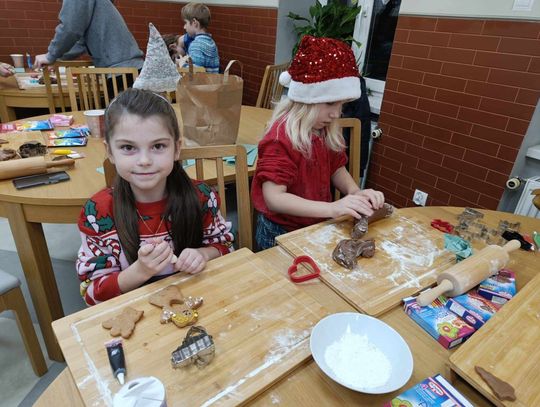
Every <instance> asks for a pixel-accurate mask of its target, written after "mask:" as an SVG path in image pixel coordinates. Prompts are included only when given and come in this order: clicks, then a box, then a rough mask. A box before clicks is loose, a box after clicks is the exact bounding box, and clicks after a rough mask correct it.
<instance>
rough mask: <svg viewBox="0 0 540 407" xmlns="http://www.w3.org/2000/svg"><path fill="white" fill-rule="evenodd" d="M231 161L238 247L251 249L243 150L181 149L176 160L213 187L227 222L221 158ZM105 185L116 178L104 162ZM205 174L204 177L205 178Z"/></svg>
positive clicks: (241, 148)
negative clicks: (188, 165)
mask: <svg viewBox="0 0 540 407" xmlns="http://www.w3.org/2000/svg"><path fill="white" fill-rule="evenodd" d="M231 156H232V157H235V164H234V166H235V184H236V209H237V214H238V242H239V247H240V248H242V247H247V248H248V249H250V250H251V249H252V247H253V246H252V243H253V242H252V228H251V216H252V215H251V199H250V195H249V182H248V166H247V155H246V149H245V148H244V146H241V145H225V146H203V147H189V148H187V147H186V148H183V149H182V150H181V152H180V160H182V161H183V160H195V174H196V176H195V178H196V179H198V180H204V181H205V182H206V183H208V184H210V185H213V186H216V187H217V191H218V193H219V196H220V198H221V207H220V210H221V214H222V215H223V217H225V219H226V218H227V204H226V202H225V176H224V171H223V165H224V164H223V158H224V157H231ZM103 168H104V170H105V182H106V184H107V186H111V185H112V184H113V181H114V177H115V176H116V169H115V167H114V165H113V164H112V163H111V162H110V161H109V160H108V159H106V160H105V161H104V163H103ZM205 172H206V174H205Z"/></svg>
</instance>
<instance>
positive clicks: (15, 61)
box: [10, 54, 24, 69]
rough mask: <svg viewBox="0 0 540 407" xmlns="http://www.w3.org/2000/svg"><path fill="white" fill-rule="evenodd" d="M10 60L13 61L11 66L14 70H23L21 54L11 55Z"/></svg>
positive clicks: (22, 56)
mask: <svg viewBox="0 0 540 407" xmlns="http://www.w3.org/2000/svg"><path fill="white" fill-rule="evenodd" d="M10 57H11V59H13V66H14V67H15V68H23V69H24V55H23V54H11V55H10Z"/></svg>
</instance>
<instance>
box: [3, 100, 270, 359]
mask: <svg viewBox="0 0 540 407" xmlns="http://www.w3.org/2000/svg"><path fill="white" fill-rule="evenodd" d="M73 115H74V119H75V122H76V123H84V122H83V116H82V113H81V112H74V113H73ZM270 115H271V111H270V110H267V109H261V108H256V107H251V106H242V113H241V116H240V129H239V131H238V142H239V143H248V144H257V142H258V138H259V137H261V135H262V133H263V130H264V126H265V125H266V123H267V121H268V119H269V118H270ZM48 117H49V115H45V116H38V117H35V118H31V119H36V120H38V119H43V118H48ZM3 138H6V139H9V135H5V134H4V135H3ZM7 146H9V145H7ZM73 149H74V150H77V151H81V152H84V153H85V155H86V158H84V159H80V160H77V161H76V164H75V167H74V168H73V169H71V170H68V173H69V175H70V177H71V181H69V182H63V183H59V184H56V185H48V186H46V187H40V188H29V189H24V190H16V189H15V187H14V186H13V183H12V182H11V181H10V180H5V181H0V216H2V217H5V218H8V220H9V224H10V227H11V231H12V234H13V238H14V240H15V245H16V247H17V253H18V255H19V258H20V261H21V265H22V268H23V271H24V273H25V277H26V281H27V283H28V288H29V290H30V294H31V296H32V301H33V303H34V307H35V309H36V313H37V317H38V320H39V324H40V327H41V331H42V333H43V337H44V339H45V344H46V347H47V351H48V354H49V358H51V359H53V360H58V361H61V360H63V357H62V353H61V351H60V348H59V347H58V344H57V343H56V339H55V337H54V334H53V331H52V328H51V323H52V321H54V320H55V319H58V318H61V317H63V316H64V312H63V310H62V304H61V302H60V296H59V294H58V288H57V286H56V281H55V279H54V273H53V270H52V265H51V259H50V256H49V251H48V249H47V243H46V241H45V236H44V234H43V228H42V225H41V224H42V223H76V222H77V219H78V216H79V213H80V210H81V207H82V205H83V204H84V202H85V201H86V200H87V199H88V198H90V196H92V194H94V193H95V192H97V191H99V190H100V189H102V188H104V187H105V177H104V176H103V175H102V174H100V173H98V172H97V171H96V168H98V167H101V166H102V164H103V159H104V158H105V150H104V146H103V142H102V139H95V138H90V140H89V143H88V145H87V146H86V147H81V148H73ZM225 168H226V175H227V177H228V179H231V178H233V177H234V166H225ZM213 170H214V171H215V168H214V169H213ZM250 171H251V172H253V171H254V167H252V168H251V169H250ZM191 172H192V173H191ZM188 173H190V175H191V176H194V168H193V167H191V168H190V169H189V170H188ZM210 175H211V172H210V171H209V172H208V176H210Z"/></svg>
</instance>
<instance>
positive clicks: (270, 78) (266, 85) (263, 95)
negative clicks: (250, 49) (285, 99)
mask: <svg viewBox="0 0 540 407" xmlns="http://www.w3.org/2000/svg"><path fill="white" fill-rule="evenodd" d="M289 64H290V62H285V63H283V64H279V65H267V66H266V69H265V70H264V76H263V79H262V82H261V87H260V89H259V96H258V97H257V103H256V104H255V106H256V107H263V108H265V109H273V108H274V106H272V101H279V99H281V94H282V93H283V85H282V84H281V83H279V75H280V74H281V73H282V72H283V71H285V70H286V69H287V68H288V67H289Z"/></svg>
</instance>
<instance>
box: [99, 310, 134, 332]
mask: <svg viewBox="0 0 540 407" xmlns="http://www.w3.org/2000/svg"><path fill="white" fill-rule="evenodd" d="M143 314H144V311H137V310H136V309H133V308H131V307H126V308H124V309H123V311H122V312H121V313H120V314H118V315H116V316H115V317H113V318H110V319H108V320H106V321H103V323H102V324H101V326H102V327H103V328H105V329H110V334H111V336H119V335H122V338H124V339H127V338H129V337H130V336H131V334H132V333H133V330H134V329H135V324H136V323H137V322H138V321H139V320H140V319H141V318H142V316H143Z"/></svg>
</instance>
